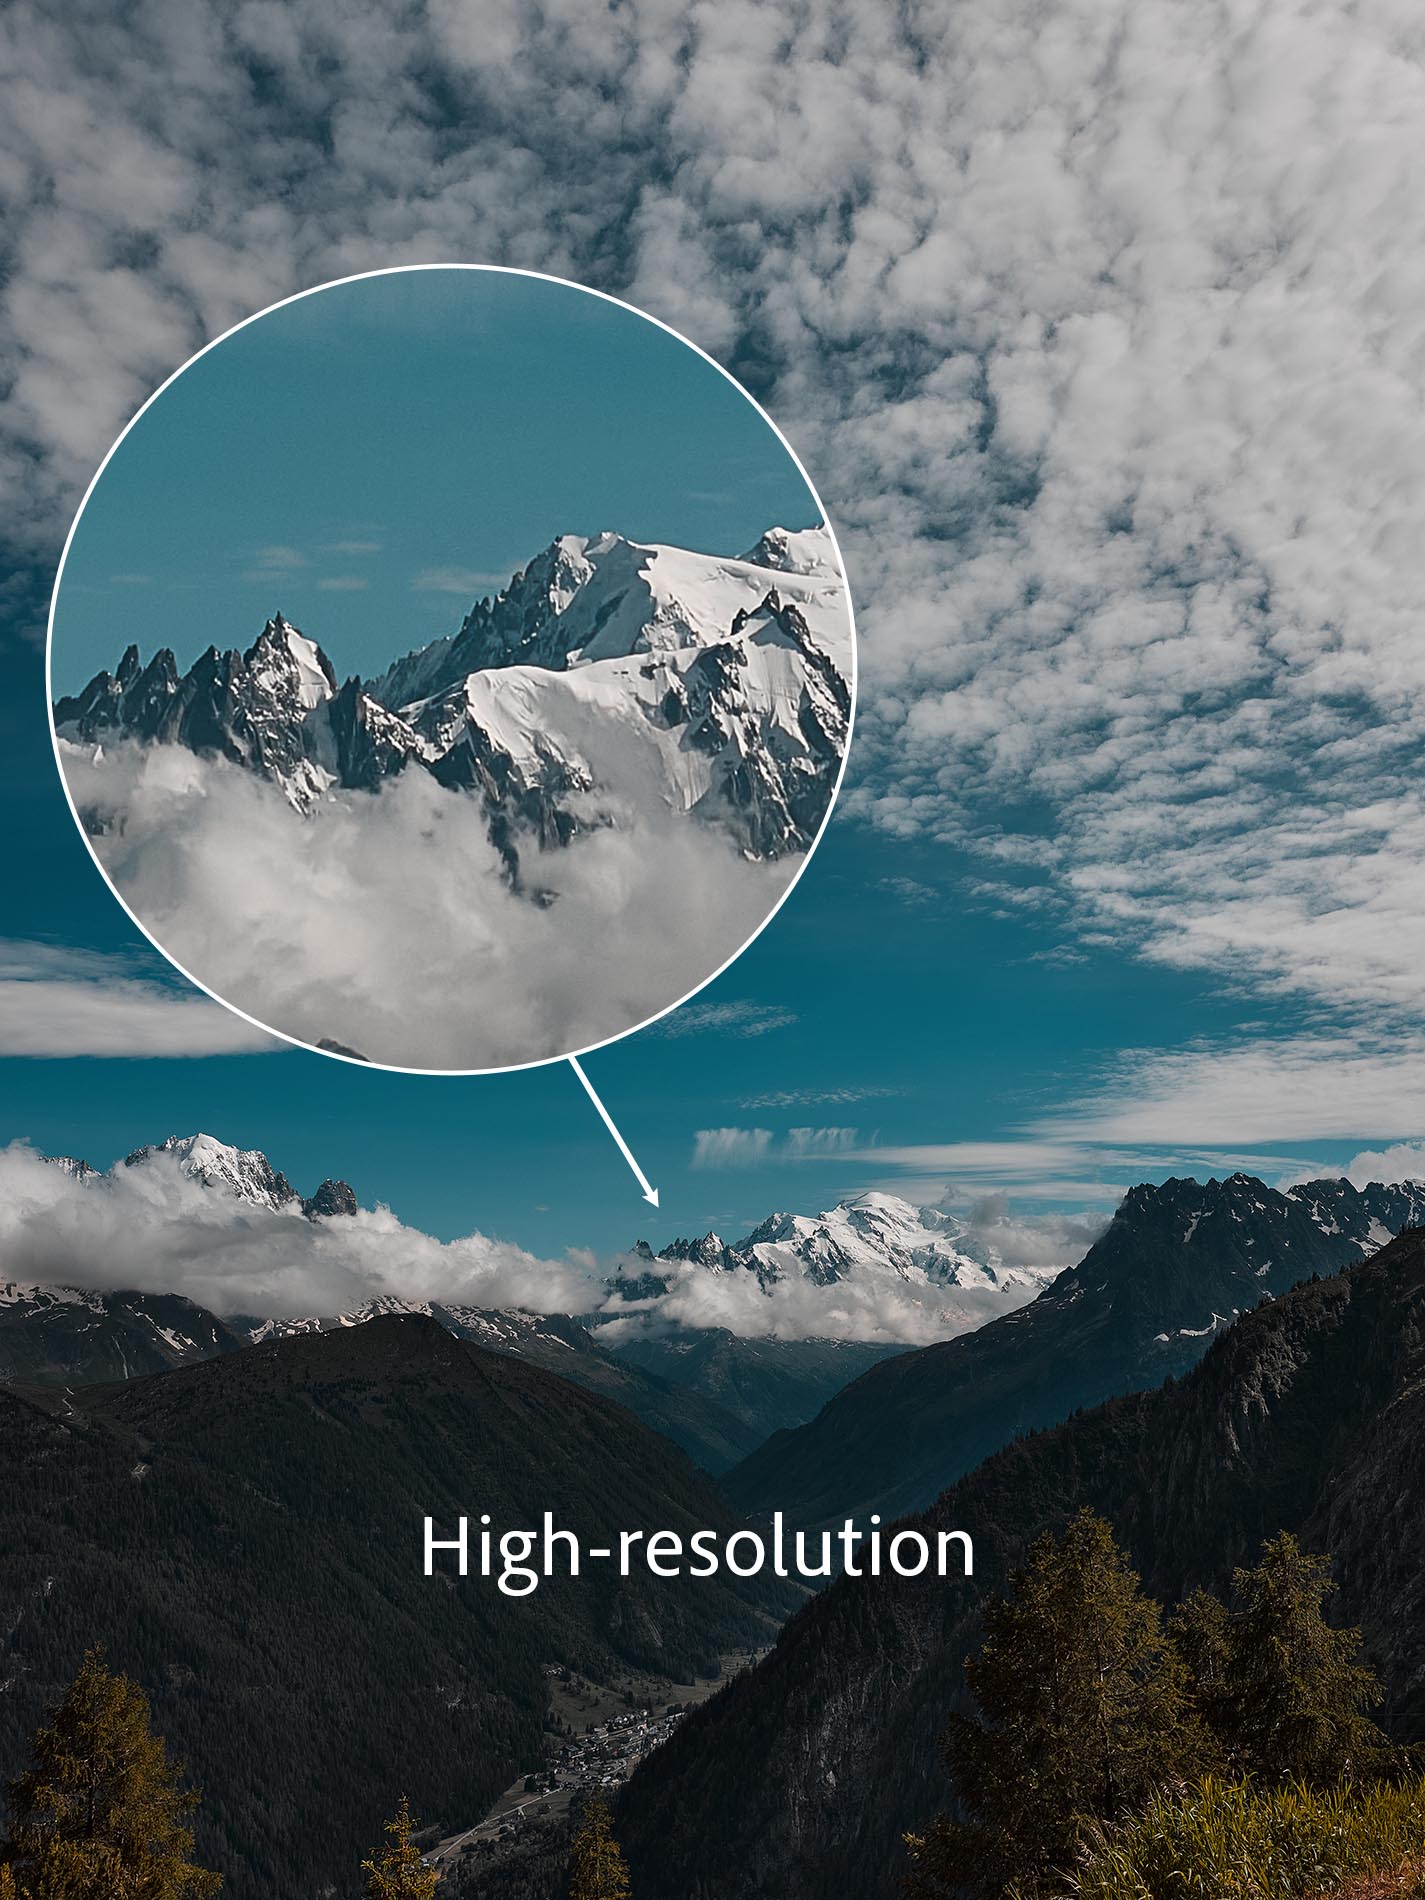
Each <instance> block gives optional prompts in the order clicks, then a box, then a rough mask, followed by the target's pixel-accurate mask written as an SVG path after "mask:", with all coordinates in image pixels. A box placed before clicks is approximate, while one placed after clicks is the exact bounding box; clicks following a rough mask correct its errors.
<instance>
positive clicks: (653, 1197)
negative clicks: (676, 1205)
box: [643, 1188, 658, 1207]
mask: <svg viewBox="0 0 1425 1900" xmlns="http://www.w3.org/2000/svg"><path fill="white" fill-rule="evenodd" d="M643 1198H644V1200H645V1201H651V1202H652V1204H653V1206H654V1207H657V1205H658V1190H657V1188H649V1190H648V1192H647V1193H646V1194H645V1195H644V1197H643Z"/></svg>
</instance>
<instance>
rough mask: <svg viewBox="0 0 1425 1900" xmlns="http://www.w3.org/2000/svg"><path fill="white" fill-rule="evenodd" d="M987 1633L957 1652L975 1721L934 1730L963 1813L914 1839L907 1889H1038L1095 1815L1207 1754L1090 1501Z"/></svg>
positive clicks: (1147, 1607)
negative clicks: (939, 1732)
mask: <svg viewBox="0 0 1425 1900" xmlns="http://www.w3.org/2000/svg"><path fill="white" fill-rule="evenodd" d="M984 1632H985V1642H984V1647H983V1648H982V1649H981V1651H980V1653H979V1655H978V1656H975V1657H972V1658H970V1659H969V1660H968V1661H967V1662H966V1665H965V1674H966V1678H967V1680H968V1683H969V1686H970V1689H971V1691H972V1693H973V1695H974V1697H975V1700H976V1702H977V1703H978V1705H979V1708H980V1712H981V1719H975V1718H972V1717H968V1716H952V1717H951V1720H950V1725H949V1727H948V1728H947V1730H946V1732H945V1736H944V1738H943V1740H942V1742H941V1752H942V1756H943V1759H944V1762H945V1766H946V1768H947V1770H948V1772H949V1774H950V1777H951V1779H952V1781H953V1783H954V1787H955V1792H956V1795H957V1797H958V1800H959V1804H960V1806H961V1808H962V1809H963V1810H964V1811H965V1812H966V1813H967V1814H968V1815H969V1817H970V1818H969V1819H968V1820H959V1819H951V1818H949V1817H944V1816H942V1817H941V1818H939V1819H938V1820H936V1821H935V1822H933V1823H932V1825H931V1827H930V1829H929V1830H928V1831H927V1833H926V1834H925V1835H924V1836H921V1837H917V1836H911V1837H908V1840H907V1845H908V1847H909V1848H910V1853H911V1860H912V1865H913V1872H912V1873H911V1874H910V1875H909V1876H908V1877H907V1878H906V1879H905V1880H904V1881H903V1882H902V1887H903V1889H904V1891H905V1893H906V1894H907V1895H910V1896H912V1897H913V1900H940V1897H941V1896H943V1895H947V1894H958V1893H971V1894H984V1895H998V1894H1001V1893H1003V1891H1004V1890H1005V1888H1006V1887H1008V1886H1010V1885H1011V1884H1017V1886H1018V1889H1019V1891H1020V1892H1022V1893H1024V1894H1026V1895H1030V1894H1034V1893H1036V1892H1041V1891H1043V1890H1044V1889H1045V1887H1046V1885H1047V1883H1048V1882H1050V1881H1051V1880H1052V1879H1053V1877H1054V1876H1055V1875H1056V1874H1057V1873H1059V1872H1060V1871H1062V1870H1063V1869H1065V1868H1067V1867H1068V1866H1069V1864H1070V1862H1071V1861H1072V1860H1073V1857H1074V1852H1075V1849H1076V1847H1077V1845H1078V1843H1079V1841H1080V1840H1081V1839H1082V1838H1083V1836H1084V1835H1085V1833H1086V1832H1087V1831H1088V1830H1089V1829H1090V1828H1091V1827H1092V1826H1093V1824H1094V1823H1095V1822H1112V1821H1115V1820H1117V1819H1119V1818H1121V1817H1122V1816H1124V1815H1126V1814H1129V1813H1132V1812H1133V1811H1134V1810H1135V1809H1136V1808H1138V1807H1139V1806H1140V1805H1141V1804H1142V1803H1143V1802H1144V1801H1146V1800H1147V1799H1148V1797H1149V1796H1150V1795H1151V1794H1152V1793H1153V1792H1154V1790H1155V1789H1157V1788H1159V1787H1161V1786H1162V1785H1163V1784H1164V1783H1165V1782H1170V1781H1173V1780H1176V1779H1179V1778H1182V1777H1185V1776H1187V1775H1190V1774H1192V1773H1194V1772H1197V1771H1199V1770H1201V1769H1203V1768H1205V1767H1207V1766H1209V1765H1210V1764H1211V1760H1212V1754H1213V1750H1212V1744H1211V1741H1210V1738H1209V1737H1208V1735H1207V1732H1206V1730H1205V1729H1204V1728H1203V1726H1202V1724H1201V1723H1200V1722H1199V1721H1198V1719H1197V1717H1196V1715H1195V1714H1194V1712H1193V1710H1192V1708H1191V1705H1190V1703H1189V1701H1188V1696H1187V1688H1186V1673H1187V1672H1186V1670H1185V1669H1184V1666H1183V1664H1182V1661H1181V1659H1180V1658H1179V1656H1178V1654H1177V1652H1176V1650H1175V1649H1174V1648H1173V1645H1172V1643H1171V1641H1170V1640H1169V1638H1168V1636H1167V1633H1166V1631H1165V1630H1164V1628H1163V1621H1162V1612H1161V1610H1160V1608H1159V1606H1158V1605H1157V1604H1156V1603H1154V1602H1153V1601H1152V1599H1151V1598H1149V1597H1146V1596H1145V1595H1144V1594H1143V1591H1142V1589H1141V1587H1140V1584H1139V1580H1138V1578H1137V1576H1136V1575H1135V1573H1134V1572H1133V1570H1132V1569H1131V1568H1130V1567H1129V1564H1128V1561H1127V1559H1126V1557H1125V1556H1124V1554H1123V1552H1122V1551H1121V1550H1120V1549H1119V1548H1118V1545H1117V1544H1116V1543H1115V1541H1114V1537H1113V1532H1112V1530H1111V1528H1110V1527H1109V1525H1107V1524H1106V1523H1105V1522H1104V1521H1103V1519H1102V1518H1099V1517H1095V1516H1094V1514H1093V1513H1092V1512H1091V1511H1087V1510H1085V1511H1081V1512H1080V1513H1079V1515H1078V1516H1077V1517H1076V1518H1074V1519H1073V1521H1072V1522H1071V1523H1070V1524H1069V1526H1068V1528H1067V1530H1066V1531H1065V1533H1064V1535H1063V1537H1062V1539H1060V1538H1056V1537H1055V1536H1054V1535H1053V1533H1052V1532H1046V1534H1045V1535H1044V1536H1043V1537H1041V1538H1040V1539H1039V1541H1038V1542H1037V1543H1036V1544H1035V1545H1034V1547H1033V1549H1032V1550H1031V1551H1030V1554H1029V1561H1028V1563H1027V1564H1026V1565H1025V1566H1024V1568H1023V1569H1022V1570H1019V1571H1017V1572H1016V1573H1015V1575H1014V1576H1013V1577H1012V1578H1011V1582H1010V1594H1009V1596H1008V1597H1004V1598H998V1599H995V1600H994V1601H992V1602H991V1603H989V1604H988V1605H987V1607H986V1609H985V1612H984Z"/></svg>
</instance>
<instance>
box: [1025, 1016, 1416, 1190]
mask: <svg viewBox="0 0 1425 1900" xmlns="http://www.w3.org/2000/svg"><path fill="white" fill-rule="evenodd" d="M1421 1129H1425V1038H1421V1037H1418V1036H1412V1037H1406V1038H1402V1039H1401V1040H1399V1041H1398V1042H1395V1043H1393V1044H1390V1045H1387V1046H1377V1047H1371V1046H1369V1045H1368V1044H1364V1043H1362V1042H1361V1041H1359V1040H1357V1039H1355V1038H1350V1037H1344V1036H1326V1035H1315V1036H1312V1035H1303V1036H1297V1037H1291V1038H1281V1039H1277V1040H1267V1039H1256V1040H1251V1041H1247V1042H1245V1043H1243V1044H1242V1045H1241V1046H1227V1047H1224V1046H1221V1045H1219V1044H1216V1043H1211V1042H1204V1043H1201V1044H1198V1045H1195V1046H1193V1047H1190V1048H1188V1049H1184V1050H1175V1051H1168V1052H1163V1051H1154V1050H1146V1051H1139V1052H1134V1051H1129V1052H1128V1053H1127V1054H1126V1055H1125V1056H1123V1057H1122V1058H1121V1059H1120V1062H1119V1064H1118V1066H1117V1070H1116V1073H1115V1074H1114V1075H1113V1076H1112V1077H1111V1078H1110V1079H1109V1080H1108V1082H1107V1083H1106V1084H1105V1085H1104V1086H1103V1087H1102V1088H1101V1089H1099V1090H1096V1091H1095V1092H1094V1093H1093V1094H1091V1095H1090V1096H1088V1097H1087V1098H1086V1099H1085V1100H1083V1101H1081V1102H1079V1103H1078V1104H1076V1105H1075V1106H1073V1107H1072V1108H1070V1109H1067V1110H1065V1111H1064V1112H1063V1113H1062V1114H1061V1115H1059V1116H1056V1117H1055V1118H1054V1119H1053V1121H1052V1122H1051V1123H1050V1124H1049V1125H1048V1126H1047V1127H1046V1128H1045V1130H1044V1131H1043V1132H1044V1133H1046V1134H1048V1133H1053V1132H1058V1133H1059V1134H1060V1135H1069V1134H1072V1136H1073V1137H1074V1138H1075V1139H1076V1140H1079V1141H1084V1142H1124V1141H1131V1142H1134V1143H1141V1144H1163V1145H1165V1146H1167V1147H1170V1148H1174V1149H1177V1150H1182V1149H1184V1148H1192V1147H1195V1146H1201V1145H1204V1144H1207V1143H1211V1144H1212V1145H1213V1146H1217V1145H1218V1144H1221V1143H1229V1142H1235V1143H1244V1144H1253V1143H1269V1142H1281V1141H1330V1140H1337V1139H1345V1140H1349V1139H1351V1138H1352V1137H1357V1138H1359V1137H1360V1136H1363V1135H1367V1136H1368V1135H1375V1136H1379V1137H1384V1138H1387V1139H1390V1138H1395V1137H1410V1138H1413V1137H1414V1136H1416V1135H1417V1134H1418V1132H1419V1131H1420V1130H1421ZM1283 1165H1286V1164H1285V1163H1284V1164H1283Z"/></svg>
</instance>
